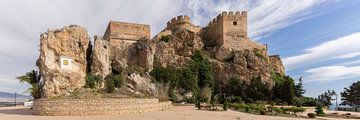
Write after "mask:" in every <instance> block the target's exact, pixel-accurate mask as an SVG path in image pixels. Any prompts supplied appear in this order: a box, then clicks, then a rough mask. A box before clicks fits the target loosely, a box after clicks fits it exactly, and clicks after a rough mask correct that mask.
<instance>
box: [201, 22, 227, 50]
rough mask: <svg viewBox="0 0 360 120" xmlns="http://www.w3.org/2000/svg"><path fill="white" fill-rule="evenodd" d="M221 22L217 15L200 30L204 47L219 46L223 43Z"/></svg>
mask: <svg viewBox="0 0 360 120" xmlns="http://www.w3.org/2000/svg"><path fill="white" fill-rule="evenodd" d="M222 22H223V19H222V17H221V15H218V16H217V17H216V18H214V19H213V20H212V21H210V22H209V25H208V26H207V27H205V28H204V29H203V30H202V37H203V38H204V43H205V46H220V45H222V44H223V43H224V41H223V40H224V39H223V38H224V37H223V23H222Z"/></svg>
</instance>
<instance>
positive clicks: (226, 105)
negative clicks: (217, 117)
mask: <svg viewBox="0 0 360 120" xmlns="http://www.w3.org/2000/svg"><path fill="white" fill-rule="evenodd" d="M228 108H229V104H228V101H227V100H225V101H224V104H223V109H224V110H225V111H227V109H228Z"/></svg>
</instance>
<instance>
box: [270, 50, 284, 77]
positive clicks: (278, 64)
mask: <svg viewBox="0 0 360 120" xmlns="http://www.w3.org/2000/svg"><path fill="white" fill-rule="evenodd" d="M269 59H270V69H271V71H273V72H275V73H277V74H280V75H285V67H284V65H283V64H282V61H281V58H280V56H279V55H271V56H270V57H269Z"/></svg>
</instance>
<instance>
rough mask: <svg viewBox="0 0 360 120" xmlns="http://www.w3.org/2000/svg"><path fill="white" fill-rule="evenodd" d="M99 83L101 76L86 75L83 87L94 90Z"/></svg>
mask: <svg viewBox="0 0 360 120" xmlns="http://www.w3.org/2000/svg"><path fill="white" fill-rule="evenodd" d="M100 82H101V76H99V75H92V74H88V75H86V77H85V87H86V88H91V89H95V88H96V87H97V86H98V84H99V83H100Z"/></svg>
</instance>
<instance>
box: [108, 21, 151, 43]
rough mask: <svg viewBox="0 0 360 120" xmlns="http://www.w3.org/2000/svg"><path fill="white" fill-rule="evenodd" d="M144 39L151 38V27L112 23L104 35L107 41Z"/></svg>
mask: <svg viewBox="0 0 360 120" xmlns="http://www.w3.org/2000/svg"><path fill="white" fill-rule="evenodd" d="M142 38H150V25H145V24H137V23H125V22H117V21H110V23H109V25H108V27H107V29H106V32H105V34H104V39H105V40H111V39H121V40H128V41H137V40H139V39H142Z"/></svg>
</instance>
